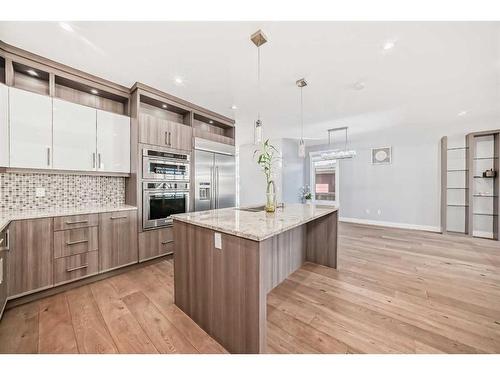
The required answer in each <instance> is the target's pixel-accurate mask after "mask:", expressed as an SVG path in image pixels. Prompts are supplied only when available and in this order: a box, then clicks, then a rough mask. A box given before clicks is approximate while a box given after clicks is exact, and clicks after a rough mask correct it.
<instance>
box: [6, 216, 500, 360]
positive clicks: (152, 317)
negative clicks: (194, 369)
mask: <svg viewBox="0 0 500 375" xmlns="http://www.w3.org/2000/svg"><path fill="white" fill-rule="evenodd" d="M339 229H340V230H339V234H340V238H339V259H338V270H333V269H329V268H326V267H322V266H317V265H314V264H311V263H308V264H305V265H304V266H303V267H302V268H301V269H299V270H298V271H297V272H295V273H293V274H292V275H291V276H290V277H289V278H288V279H286V280H285V281H284V282H283V283H282V284H280V285H279V286H278V287H276V288H275V289H274V290H273V291H272V292H271V293H270V294H269V296H268V340H267V343H268V351H269V352H270V353H500V244H499V243H498V242H495V241H489V240H480V239H471V238H468V237H461V236H460V237H459V236H444V235H440V234H434V233H426V232H417V231H409V230H399V229H388V228H380V227H370V226H362V225H354V224H340V228H339ZM0 352H1V353H75V352H80V353H224V352H225V350H224V349H223V348H222V347H221V346H220V345H219V344H218V343H217V342H215V341H214V340H213V339H211V338H210V337H209V336H208V335H207V334H206V333H205V332H204V331H203V330H201V329H200V328H199V327H198V326H197V325H196V324H195V323H194V322H193V321H191V319H189V318H188V317H187V316H186V315H185V314H184V313H183V312H181V311H180V310H179V309H178V308H176V307H175V306H174V305H173V264H172V260H170V259H167V260H165V261H162V262H160V263H156V264H153V265H149V266H147V267H144V268H140V269H136V270H133V271H130V272H128V273H124V274H121V275H118V276H114V277H112V278H109V279H106V280H102V281H98V282H96V283H93V284H90V285H87V286H83V287H80V288H77V289H73V290H70V291H67V292H64V293H61V294H58V295H55V296H52V297H48V298H45V299H43V300H39V301H36V302H32V303H29V304H26V305H22V306H19V307H15V308H13V309H11V310H8V311H7V312H6V313H5V316H4V318H3V319H2V321H1V322H0Z"/></svg>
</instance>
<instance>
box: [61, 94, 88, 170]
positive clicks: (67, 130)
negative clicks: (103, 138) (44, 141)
mask: <svg viewBox="0 0 500 375" xmlns="http://www.w3.org/2000/svg"><path fill="white" fill-rule="evenodd" d="M53 107H54V114H53V132H54V133H53V139H54V140H53V143H54V152H53V155H54V163H53V168H54V169H65V170H75V171H94V170H96V166H97V154H96V148H97V144H96V110H95V108H90V107H86V106H83V105H79V104H74V103H71V102H66V101H64V100H60V99H54V104H53Z"/></svg>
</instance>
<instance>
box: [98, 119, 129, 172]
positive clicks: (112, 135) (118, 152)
mask: <svg viewBox="0 0 500 375" xmlns="http://www.w3.org/2000/svg"><path fill="white" fill-rule="evenodd" d="M97 160H98V161H97V166H98V170H99V171H103V172H123V173H130V117H127V116H122V115H117V114H114V113H110V112H104V111H101V110H97Z"/></svg>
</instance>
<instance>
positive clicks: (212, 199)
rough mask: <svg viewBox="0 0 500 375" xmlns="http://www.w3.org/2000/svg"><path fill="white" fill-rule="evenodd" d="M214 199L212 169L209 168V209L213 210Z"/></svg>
mask: <svg viewBox="0 0 500 375" xmlns="http://www.w3.org/2000/svg"><path fill="white" fill-rule="evenodd" d="M214 197H215V185H214V168H213V167H210V209H211V210H212V209H214V208H215V207H214V206H215V203H213V201H214Z"/></svg>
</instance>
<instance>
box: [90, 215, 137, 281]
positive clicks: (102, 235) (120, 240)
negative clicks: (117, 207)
mask: <svg viewBox="0 0 500 375" xmlns="http://www.w3.org/2000/svg"><path fill="white" fill-rule="evenodd" d="M137 261H138V252H137V211H135V210H131V211H119V212H109V213H104V214H99V266H100V267H99V268H100V271H101V272H102V271H107V270H110V269H113V268H118V267H121V266H124V265H127V264H132V263H136V262H137Z"/></svg>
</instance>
